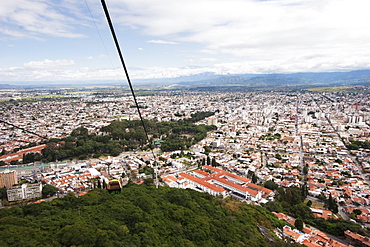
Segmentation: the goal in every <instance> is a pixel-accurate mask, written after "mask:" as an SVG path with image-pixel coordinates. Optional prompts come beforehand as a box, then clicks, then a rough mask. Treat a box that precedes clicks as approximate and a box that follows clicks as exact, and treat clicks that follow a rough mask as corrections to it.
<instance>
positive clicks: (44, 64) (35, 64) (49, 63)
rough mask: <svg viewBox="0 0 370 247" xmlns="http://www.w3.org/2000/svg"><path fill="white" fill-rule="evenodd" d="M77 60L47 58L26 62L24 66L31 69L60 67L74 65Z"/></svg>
mask: <svg viewBox="0 0 370 247" xmlns="http://www.w3.org/2000/svg"><path fill="white" fill-rule="evenodd" d="M74 64H75V62H74V61H73V60H67V59H61V60H54V61H53V60H50V59H45V60H43V61H31V62H28V63H25V64H24V65H23V66H24V67H25V68H30V69H50V68H58V67H61V66H70V65H74Z"/></svg>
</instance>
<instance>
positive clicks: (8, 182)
mask: <svg viewBox="0 0 370 247" xmlns="http://www.w3.org/2000/svg"><path fill="white" fill-rule="evenodd" d="M14 184H18V180H17V172H16V171H4V172H0V188H3V187H4V186H5V187H6V188H10V187H12V186H13V185H14Z"/></svg>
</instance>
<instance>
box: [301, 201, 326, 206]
mask: <svg viewBox="0 0 370 247" xmlns="http://www.w3.org/2000/svg"><path fill="white" fill-rule="evenodd" d="M307 202H308V199H306V200H305V201H304V203H306V204H307ZM311 202H312V206H311V207H318V208H324V206H325V205H324V204H323V203H319V202H315V201H311Z"/></svg>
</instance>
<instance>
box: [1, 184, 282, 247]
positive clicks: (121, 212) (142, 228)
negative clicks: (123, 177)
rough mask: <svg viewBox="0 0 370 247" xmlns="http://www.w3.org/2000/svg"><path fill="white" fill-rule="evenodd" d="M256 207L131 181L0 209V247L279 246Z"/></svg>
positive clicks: (269, 221) (270, 218)
mask: <svg viewBox="0 0 370 247" xmlns="http://www.w3.org/2000/svg"><path fill="white" fill-rule="evenodd" d="M257 224H258V225H261V226H264V227H266V228H267V229H270V230H272V229H273V228H274V227H276V226H281V222H280V221H279V220H277V218H276V217H275V216H274V215H272V214H270V213H269V212H268V211H266V210H265V209H264V208H262V207H258V206H253V205H248V204H245V203H241V202H238V201H233V200H229V201H227V200H220V199H215V198H213V197H212V196H210V195H208V194H204V193H199V192H196V191H193V190H180V189H172V188H169V187H160V188H159V189H155V188H154V187H152V186H144V185H142V186H138V185H131V186H129V187H125V188H124V189H123V190H122V193H121V194H116V195H110V194H108V192H107V191H105V190H101V189H96V190H94V191H91V192H89V193H88V194H87V195H85V196H83V197H80V198H76V197H75V196H74V195H73V194H68V195H67V196H66V197H64V198H60V199H54V200H53V201H50V202H43V203H40V204H31V205H26V206H20V207H14V208H10V209H1V210H0V246H72V245H74V246H271V245H272V246H283V245H284V244H283V243H282V242H281V241H280V240H276V241H275V242H274V243H269V242H268V240H267V238H265V237H264V236H262V235H261V233H260V232H259V231H258V229H257V226H256V225H257Z"/></svg>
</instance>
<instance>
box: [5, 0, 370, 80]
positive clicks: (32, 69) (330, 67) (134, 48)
mask: <svg viewBox="0 0 370 247" xmlns="http://www.w3.org/2000/svg"><path fill="white" fill-rule="evenodd" d="M107 5H108V8H109V11H110V13H111V15H112V21H113V25H114V26H115V28H116V32H117V35H118V39H119V42H120V44H121V48H122V52H123V54H124V57H125V60H126V63H127V66H128V69H129V74H130V76H131V78H132V79H134V80H135V79H153V78H173V77H178V76H188V75H195V74H199V73H214V74H220V75H223V74H244V73H255V74H263V73H265V74H266V73H267V74H268V73H295V72H329V71H350V70H360V69H369V68H370V64H369V62H368V61H370V60H369V58H370V52H369V51H370V49H368V48H369V42H368V41H369V40H370V34H369V32H368V30H369V29H370V24H369V23H370V20H369V19H370V17H369V16H368V15H367V13H366V10H367V9H368V8H367V7H366V6H367V5H369V3H368V2H367V1H362V0H359V1H355V2H353V1H348V0H342V1H332V0H325V1H317V0H311V1H308V0H305V1H294V2H293V1H291V0H283V1H251V0H248V1H216V2H214V1H212V2H210V1H208V0H203V1H175V2H174V1H167V0H163V1H160V2H158V1H156V2H151V1H146V0H143V1H135V2H129V1H107ZM368 7H369V6H368ZM0 22H1V28H0V47H1V50H2V56H1V57H2V58H1V59H0V81H2V82H14V81H32V82H38V81H40V82H41V81H85V80H100V81H102V80H117V81H122V80H123V76H122V69H121V65H120V63H119V60H118V57H117V55H116V51H115V47H114V44H113V41H112V38H111V35H110V33H109V29H108V25H107V22H106V19H105V17H104V14H103V10H102V7H101V4H100V1H95V2H94V1H91V0H86V1H84V2H82V1H81V2H78V1H74V0H69V1H62V2H57V1H50V2H44V1H29V0H16V1H12V2H2V3H0Z"/></svg>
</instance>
